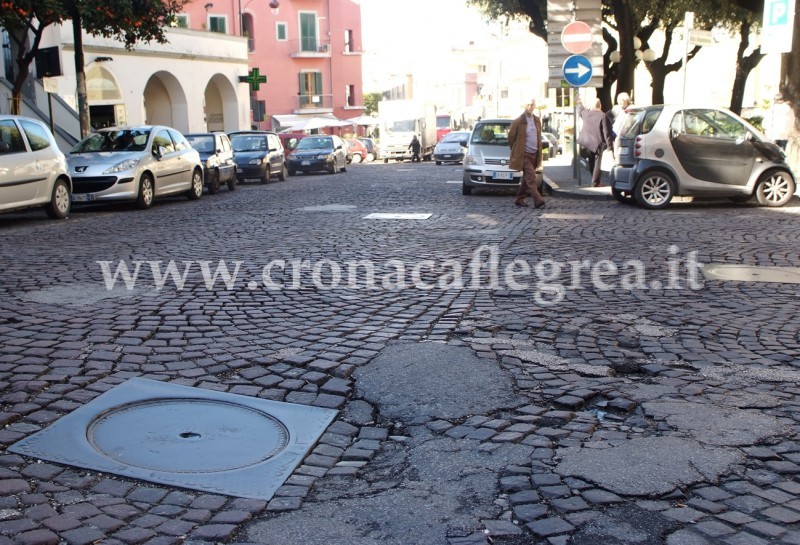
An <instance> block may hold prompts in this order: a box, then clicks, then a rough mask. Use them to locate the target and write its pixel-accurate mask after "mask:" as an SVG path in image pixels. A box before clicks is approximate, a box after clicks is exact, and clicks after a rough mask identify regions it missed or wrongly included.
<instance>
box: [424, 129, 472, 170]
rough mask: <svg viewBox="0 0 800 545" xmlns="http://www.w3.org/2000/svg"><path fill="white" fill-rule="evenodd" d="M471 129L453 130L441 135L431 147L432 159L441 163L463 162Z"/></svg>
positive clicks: (438, 163)
mask: <svg viewBox="0 0 800 545" xmlns="http://www.w3.org/2000/svg"><path fill="white" fill-rule="evenodd" d="M471 134H472V131H453V132H449V133H447V134H445V135H444V136H442V139H441V140H439V143H437V144H436V147H435V148H433V160H434V161H436V164H437V165H441V164H442V163H463V162H464V157H465V156H466V155H467V145H468V144H469V137H470V135H471Z"/></svg>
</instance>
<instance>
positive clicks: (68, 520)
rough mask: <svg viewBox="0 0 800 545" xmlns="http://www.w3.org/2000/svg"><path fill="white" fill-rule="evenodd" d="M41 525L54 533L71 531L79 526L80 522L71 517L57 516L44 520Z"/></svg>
mask: <svg viewBox="0 0 800 545" xmlns="http://www.w3.org/2000/svg"><path fill="white" fill-rule="evenodd" d="M42 524H43V525H45V526H47V527H48V528H49V529H51V530H53V531H54V532H59V533H60V532H65V531H66V530H73V529H75V528H79V527H80V526H81V524H82V523H81V521H80V520H78V519H77V518H76V517H73V516H71V515H57V516H55V517H50V518H47V519H44V520H43V521H42Z"/></svg>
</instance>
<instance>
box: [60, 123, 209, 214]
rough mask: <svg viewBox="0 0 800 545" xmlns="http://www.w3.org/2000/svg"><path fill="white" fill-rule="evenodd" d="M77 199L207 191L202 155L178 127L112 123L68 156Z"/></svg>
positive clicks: (145, 200)
mask: <svg viewBox="0 0 800 545" xmlns="http://www.w3.org/2000/svg"><path fill="white" fill-rule="evenodd" d="M67 162H68V163H69V172H70V176H71V177H72V183H73V186H74V190H73V194H72V201H73V202H82V203H83V202H106V201H120V200H122V201H136V205H137V206H138V207H139V208H149V207H150V206H151V205H152V204H153V199H154V198H155V197H161V196H163V195H174V194H176V193H185V194H186V196H187V197H189V198H190V199H192V200H194V199H199V198H200V197H201V196H202V195H203V163H202V162H201V161H200V154H199V153H198V152H197V150H195V149H194V148H192V146H191V145H190V144H189V142H188V141H187V140H186V138H185V137H184V136H183V135H182V134H181V133H180V132H178V131H177V130H176V129H172V128H170V127H163V126H159V125H152V126H151V125H144V126H136V127H110V128H107V129H101V130H99V131H97V132H95V133H92V134H90V135H89V136H87V137H86V138H84V139H83V140H81V141H80V142H78V144H77V145H76V146H75V147H74V148H72V151H70V152H69V155H68V156H67Z"/></svg>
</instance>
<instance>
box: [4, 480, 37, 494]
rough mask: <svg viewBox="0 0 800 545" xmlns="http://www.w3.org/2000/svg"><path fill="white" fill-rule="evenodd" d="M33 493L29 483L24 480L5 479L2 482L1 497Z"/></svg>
mask: <svg viewBox="0 0 800 545" xmlns="http://www.w3.org/2000/svg"><path fill="white" fill-rule="evenodd" d="M30 491H31V487H30V485H29V484H28V481H26V480H24V479H3V480H0V496H12V495H14V494H23V493H27V492H30Z"/></svg>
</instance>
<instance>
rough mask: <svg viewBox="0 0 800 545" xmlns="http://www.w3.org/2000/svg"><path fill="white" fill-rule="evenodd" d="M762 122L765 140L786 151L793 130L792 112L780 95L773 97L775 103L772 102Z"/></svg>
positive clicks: (789, 105)
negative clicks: (767, 139) (764, 128)
mask: <svg viewBox="0 0 800 545" xmlns="http://www.w3.org/2000/svg"><path fill="white" fill-rule="evenodd" d="M764 121H765V122H764V125H765V126H766V129H767V130H766V133H767V138H769V139H770V140H772V141H773V142H775V144H777V146H778V147H779V148H781V149H782V150H784V151H786V144H788V143H789V135H790V134H791V133H792V129H794V111H793V110H792V105H791V104H790V103H789V102H786V101H785V100H784V99H783V95H782V94H780V93H779V94H777V95H775V102H773V104H772V108H770V110H769V112H768V113H767V118H766V119H765V120H764Z"/></svg>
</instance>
